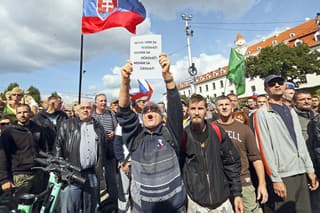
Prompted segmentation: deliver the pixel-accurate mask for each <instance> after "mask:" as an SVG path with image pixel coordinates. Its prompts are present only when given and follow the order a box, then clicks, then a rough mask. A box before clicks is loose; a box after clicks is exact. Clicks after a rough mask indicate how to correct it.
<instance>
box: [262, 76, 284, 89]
mask: <svg viewBox="0 0 320 213" xmlns="http://www.w3.org/2000/svg"><path fill="white" fill-rule="evenodd" d="M274 79H279V80H282V81H285V79H284V78H283V77H282V76H281V75H274V74H272V75H268V76H267V77H266V78H265V79H264V88H267V87H268V83H269V82H270V81H272V80H274Z"/></svg>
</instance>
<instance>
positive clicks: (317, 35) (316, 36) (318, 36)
mask: <svg viewBox="0 0 320 213" xmlns="http://www.w3.org/2000/svg"><path fill="white" fill-rule="evenodd" d="M314 40H315V41H320V32H319V31H318V32H316V33H315V34H314Z"/></svg>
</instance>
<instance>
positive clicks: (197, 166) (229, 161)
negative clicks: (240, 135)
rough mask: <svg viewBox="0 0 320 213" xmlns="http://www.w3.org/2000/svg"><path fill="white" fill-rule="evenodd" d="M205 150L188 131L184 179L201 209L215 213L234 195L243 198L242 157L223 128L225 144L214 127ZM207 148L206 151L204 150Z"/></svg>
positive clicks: (183, 154)
mask: <svg viewBox="0 0 320 213" xmlns="http://www.w3.org/2000/svg"><path fill="white" fill-rule="evenodd" d="M207 128H209V129H208V130H209V132H208V139H207V140H206V141H205V142H204V147H203V146H200V143H199V142H198V141H195V139H194V138H193V136H192V134H191V130H190V126H187V127H186V128H185V131H186V137H187V138H186V140H187V141H186V146H185V150H182V152H183V153H182V156H184V162H183V177H184V183H185V186H186V188H187V192H188V195H189V196H190V197H191V199H192V200H193V201H195V202H196V203H198V204H199V205H201V206H204V207H208V208H211V209H215V208H217V207H218V206H220V205H221V204H222V203H223V202H225V201H226V200H227V199H228V197H229V196H230V194H231V195H232V196H241V192H242V189H241V182H240V170H241V162H240V156H239V154H238V152H237V150H236V148H235V147H234V145H233V143H232V141H231V140H230V138H229V137H228V135H227V133H226V132H225V131H224V130H223V129H222V128H220V127H219V128H220V131H221V134H222V141H221V143H220V142H219V140H218V137H217V135H216V133H215V130H214V129H212V127H211V126H210V125H208V124H207ZM202 147H203V148H202Z"/></svg>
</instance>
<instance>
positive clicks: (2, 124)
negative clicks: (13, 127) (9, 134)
mask: <svg viewBox="0 0 320 213" xmlns="http://www.w3.org/2000/svg"><path fill="white" fill-rule="evenodd" d="M9 124H10V123H9V122H8V123H0V125H1V126H7V125H9Z"/></svg>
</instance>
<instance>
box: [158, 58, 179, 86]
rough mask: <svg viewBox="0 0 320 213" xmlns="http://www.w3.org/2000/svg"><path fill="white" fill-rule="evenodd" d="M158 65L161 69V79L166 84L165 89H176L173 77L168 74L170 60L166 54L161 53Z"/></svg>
mask: <svg viewBox="0 0 320 213" xmlns="http://www.w3.org/2000/svg"><path fill="white" fill-rule="evenodd" d="M159 63H160V66H161V67H162V77H163V80H164V82H165V83H166V88H167V89H174V88H175V87H176V84H175V83H174V80H173V75H172V73H171V72H170V60H169V58H168V57H167V55H166V54H164V53H162V54H161V55H160V56H159Z"/></svg>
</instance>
